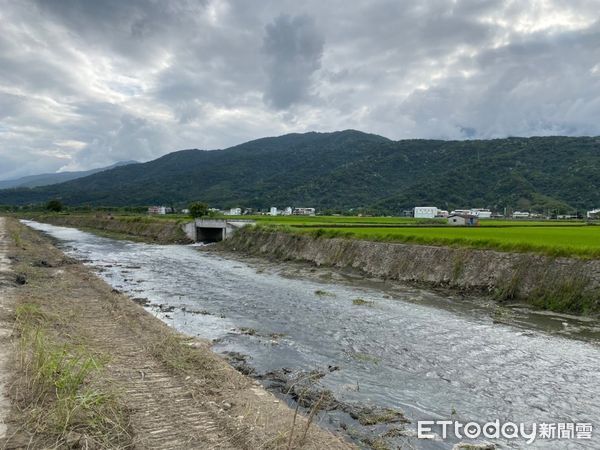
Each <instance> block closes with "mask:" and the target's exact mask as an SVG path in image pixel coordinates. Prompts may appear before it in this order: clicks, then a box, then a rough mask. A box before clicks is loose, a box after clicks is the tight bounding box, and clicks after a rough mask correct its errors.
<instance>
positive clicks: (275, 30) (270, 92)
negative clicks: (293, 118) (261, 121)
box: [264, 15, 324, 109]
mask: <svg viewBox="0 0 600 450" xmlns="http://www.w3.org/2000/svg"><path fill="white" fill-rule="evenodd" d="M265 31H266V33H265V38H264V51H265V53H266V55H267V61H266V64H265V69H266V71H267V76H268V85H267V88H266V92H265V100H266V101H267V102H268V103H269V104H271V105H272V106H274V107H275V108H279V109H283V108H287V107H289V106H290V105H292V104H294V103H298V102H301V101H302V100H305V99H306V98H307V97H308V96H310V94H311V91H310V89H311V84H312V76H313V74H314V72H315V71H316V70H317V69H319V68H320V67H321V56H322V54H323V46H324V37H323V35H322V33H321V32H320V30H318V29H317V27H316V25H315V21H314V19H312V18H311V17H309V16H306V15H302V16H295V17H291V16H288V15H280V16H278V17H277V18H276V19H275V20H274V21H273V22H272V23H270V24H268V25H267V26H266V29H265Z"/></svg>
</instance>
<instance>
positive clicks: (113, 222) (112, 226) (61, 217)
mask: <svg viewBox="0 0 600 450" xmlns="http://www.w3.org/2000/svg"><path fill="white" fill-rule="evenodd" d="M27 218H31V219H33V220H37V221H39V222H46V223H50V224H52V225H59V226H66V227H76V228H80V229H86V230H91V231H100V232H105V233H109V234H112V235H115V236H116V237H126V238H130V239H136V240H141V241H144V242H153V243H157V244H187V243H190V242H191V241H190V239H189V238H188V237H187V236H186V235H185V233H184V232H183V230H182V228H181V224H180V223H178V222H176V221H171V220H165V219H153V218H151V217H120V216H111V215H108V214H44V215H35V216H33V217H27Z"/></svg>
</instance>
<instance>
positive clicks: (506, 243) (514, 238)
mask: <svg viewBox="0 0 600 450" xmlns="http://www.w3.org/2000/svg"><path fill="white" fill-rule="evenodd" d="M265 228H266V229H274V230H278V231H284V232H287V233H294V234H309V235H311V236H313V237H316V238H346V239H363V240H371V241H385V242H402V243H414V244H423V245H444V246H452V247H467V248H475V249H490V250H499V251H509V252H534V253H541V254H545V255H548V256H575V257H579V258H586V259H592V258H600V226H582V227H573V226H565V227H530V226H527V227H506V228H486V227H442V228H438V227H421V228H402V227H398V228H319V227H313V228H297V227H291V226H285V227H284V226H275V227H274V226H268V227H265ZM257 229H258V230H260V229H264V228H262V227H258V228H257Z"/></svg>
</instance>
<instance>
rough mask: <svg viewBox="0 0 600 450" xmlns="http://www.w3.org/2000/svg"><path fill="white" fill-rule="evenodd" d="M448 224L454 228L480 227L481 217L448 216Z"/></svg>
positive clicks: (469, 215)
mask: <svg viewBox="0 0 600 450" xmlns="http://www.w3.org/2000/svg"><path fill="white" fill-rule="evenodd" d="M448 224H449V225H454V226H468V227H477V226H479V217H477V216H475V215H473V214H451V215H449V216H448Z"/></svg>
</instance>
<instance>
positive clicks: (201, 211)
mask: <svg viewBox="0 0 600 450" xmlns="http://www.w3.org/2000/svg"><path fill="white" fill-rule="evenodd" d="M188 209H189V210H190V215H191V216H192V217H194V218H196V217H204V216H207V215H208V212H209V211H208V204H206V203H203V202H194V203H191V204H190V206H189V207H188Z"/></svg>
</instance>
